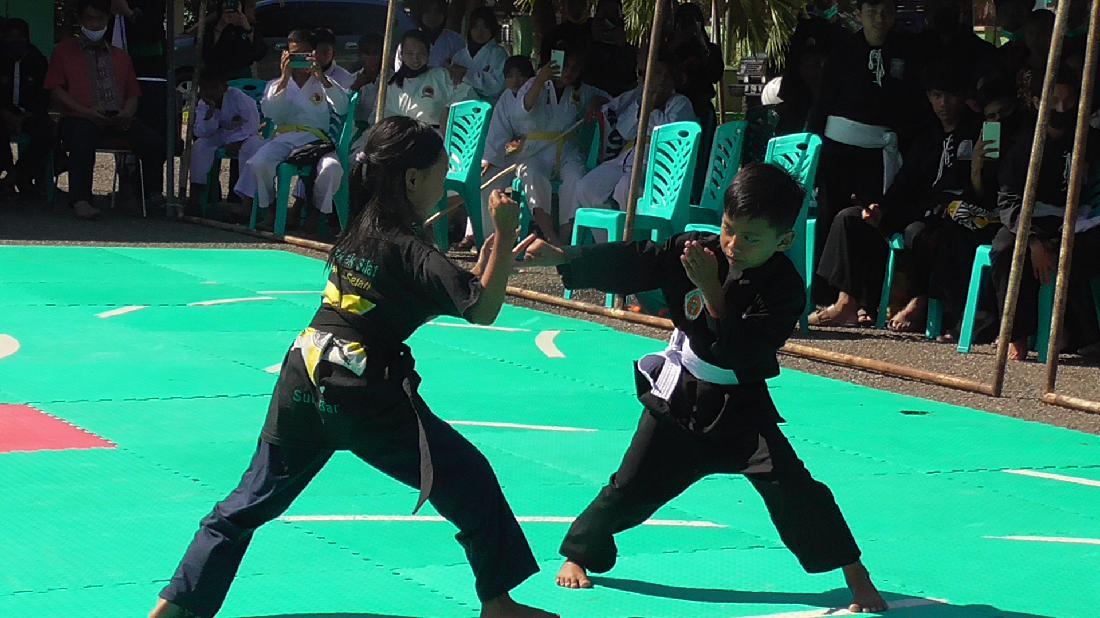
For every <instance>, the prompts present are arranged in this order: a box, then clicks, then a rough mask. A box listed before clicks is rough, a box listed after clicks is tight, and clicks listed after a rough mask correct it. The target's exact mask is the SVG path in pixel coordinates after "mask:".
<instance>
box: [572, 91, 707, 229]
mask: <svg viewBox="0 0 1100 618" xmlns="http://www.w3.org/2000/svg"><path fill="white" fill-rule="evenodd" d="M641 97H642V95H641V89H640V88H636V89H634V90H630V91H628V92H625V93H623V94H621V95H619V96H618V97H616V98H615V99H613V100H611V101H609V102H608V103H607V104H606V105H604V106H603V108H602V111H603V115H604V119H605V121H606V123H607V125H606V126H605V127H604V130H605V131H606V134H607V138H606V139H605V140H604V144H605V147H604V153H605V154H611V155H613V156H614V158H612V159H609V160H607V161H604V162H603V163H601V164H599V165H597V166H596V168H595V169H593V170H592V171H590V172H588V173H587V174H585V176H584V178H582V179H581V180H580V182H579V183H577V189H576V191H575V192H574V193H573V197H574V199H575V202H574V204H573V206H572V208H571V209H567V208H564V207H563V208H562V210H563V213H562V218H563V219H564V218H565V216H566V215H565V213H564V211H565V210H569V215H570V217H572V216H573V215H574V214H575V213H576V212H577V208H606V207H608V204H607V200H608V198H612V197H613V198H614V199H615V202H616V203H618V205H619V208H622V207H623V206H624V205H625V204H626V201H627V198H628V197H629V193H630V172H631V170H632V169H633V166H634V156H635V148H634V145H635V140H637V138H638V115H639V113H640V112H641ZM690 120H695V113H694V112H693V111H692V107H691V101H689V100H688V98H687V97H685V96H684V95H681V94H674V95H672V97H670V98H669V100H668V101H666V102H665V105H664V107H662V108H657V109H654V110H653V111H652V112H650V114H649V126H650V127H651V130H650V131H648V133H649V134H651V135H652V133H653V131H652V129H656V128H657V127H659V126H661V125H664V124H669V123H672V122H681V121H690ZM690 180H691V179H687V181H689V182H690Z"/></svg>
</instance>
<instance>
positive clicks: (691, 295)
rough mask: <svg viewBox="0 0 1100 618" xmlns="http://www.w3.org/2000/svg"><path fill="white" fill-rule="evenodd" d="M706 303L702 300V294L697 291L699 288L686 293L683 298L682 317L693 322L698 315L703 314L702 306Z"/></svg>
mask: <svg viewBox="0 0 1100 618" xmlns="http://www.w3.org/2000/svg"><path fill="white" fill-rule="evenodd" d="M705 304H706V301H704V300H703V293H702V292H700V291H699V288H695V289H694V290H692V291H690V292H688V293H687V296H684V315H685V316H687V319H689V320H694V319H695V318H697V317H699V314H701V313H703V306H704V305H705Z"/></svg>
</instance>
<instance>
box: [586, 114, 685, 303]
mask: <svg viewBox="0 0 1100 618" xmlns="http://www.w3.org/2000/svg"><path fill="white" fill-rule="evenodd" d="M700 131H701V130H700V128H699V125H698V124H697V123H695V122H673V123H671V124H666V125H662V126H659V127H657V129H656V130H655V131H654V132H653V138H652V142H651V144H650V146H649V155H648V156H649V164H648V166H647V167H646V178H645V186H644V187H643V189H642V197H641V198H640V199H639V200H638V205H637V208H636V209H635V213H636V216H635V217H634V231H636V232H646V233H648V234H649V236H650V238H652V239H653V240H655V241H660V240H664V239H666V238H669V237H670V236H672V235H673V234H675V233H677V232H679V231H680V230H683V229H684V228H685V227H686V226H687V225H688V223H690V221H689V220H688V217H689V214H688V209H689V208H690V204H689V203H688V202H689V200H690V198H691V179H692V178H693V175H694V172H695V160H696V158H697V156H698V154H699V133H700ZM592 230H604V231H606V232H607V237H608V241H609V242H616V241H620V240H622V239H623V236H624V235H625V232H626V213H625V212H623V211H619V210H608V209H606V208H579V209H577V214H576V219H575V221H574V223H573V239H572V243H571V244H573V245H574V246H576V245H581V244H587V243H592V242H594V239H593V237H592V234H591V231H592ZM565 297H566V298H572V291H571V290H566V291H565ZM613 302H614V295H613V294H608V295H607V306H608V307H610V306H611V304H612V303H613Z"/></svg>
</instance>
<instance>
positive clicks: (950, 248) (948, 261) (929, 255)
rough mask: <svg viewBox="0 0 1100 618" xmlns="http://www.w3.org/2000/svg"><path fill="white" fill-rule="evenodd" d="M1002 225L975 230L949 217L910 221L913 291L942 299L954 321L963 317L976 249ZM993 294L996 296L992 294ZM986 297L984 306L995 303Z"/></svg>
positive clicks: (907, 242) (907, 268)
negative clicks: (987, 300) (986, 300)
mask: <svg viewBox="0 0 1100 618" xmlns="http://www.w3.org/2000/svg"><path fill="white" fill-rule="evenodd" d="M999 227H1000V226H997V225H989V226H986V227H985V228H982V229H977V230H971V229H969V228H965V227H963V226H961V225H959V224H957V223H955V222H954V221H952V220H951V219H946V218H937V219H928V220H922V221H916V222H914V223H911V224H909V225H908V226H907V227H906V228H905V246H906V247H908V248H909V253H910V256H909V259H907V260H905V262H904V268H905V272H906V275H907V279H908V280H909V281H910V283H911V292H912V294H913V295H914V296H925V295H926V296H928V297H930V298H935V299H938V300H939V301H940V303H941V305H942V307H943V311H944V316H945V319H946V320H951V322H950V323H952V324H954V323H956V322H957V321H958V320H960V319H961V318H962V313H963V309H964V308H965V307H966V295H967V292H968V291H969V287H970V270H971V269H970V266H971V265H972V264H973V262H974V250H975V249H977V248H978V246H979V245H987V244H989V243H990V242H991V241H992V240H993V237H994V236H995V235H996V233H997V230H998V229H999ZM986 291H987V292H988V291H989V290H986ZM989 298H990V299H992V294H989ZM984 300H985V299H984V298H983V303H982V306H983V307H991V306H992V301H991V300H990V301H989V302H984Z"/></svg>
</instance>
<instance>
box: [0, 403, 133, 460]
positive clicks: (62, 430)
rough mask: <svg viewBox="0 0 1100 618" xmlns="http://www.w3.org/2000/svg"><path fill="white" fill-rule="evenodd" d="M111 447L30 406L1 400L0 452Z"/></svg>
mask: <svg viewBox="0 0 1100 618" xmlns="http://www.w3.org/2000/svg"><path fill="white" fill-rule="evenodd" d="M114 447H115V445H114V444H113V443H111V442H108V441H107V440H104V439H103V438H100V437H99V436H97V435H95V434H93V433H90V432H87V431H84V430H83V429H81V428H79V427H75V426H73V425H70V424H68V423H66V422H65V421H62V420H60V419H57V418H54V417H52V416H50V415H49V414H46V413H44V412H42V411H41V410H36V409H35V408H32V407H31V406H25V405H11V404H0V453H14V452H28V451H64V450H71V449H90V448H114Z"/></svg>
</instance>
